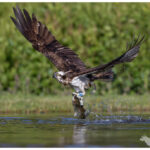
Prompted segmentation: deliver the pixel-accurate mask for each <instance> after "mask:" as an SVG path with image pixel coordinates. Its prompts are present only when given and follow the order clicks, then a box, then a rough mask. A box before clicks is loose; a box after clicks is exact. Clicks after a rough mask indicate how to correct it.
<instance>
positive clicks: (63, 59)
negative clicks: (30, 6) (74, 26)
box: [11, 7, 144, 118]
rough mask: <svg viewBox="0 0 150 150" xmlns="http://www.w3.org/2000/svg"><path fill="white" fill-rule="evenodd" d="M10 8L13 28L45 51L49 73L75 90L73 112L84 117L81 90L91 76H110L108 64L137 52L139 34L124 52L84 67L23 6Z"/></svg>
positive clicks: (92, 78)
mask: <svg viewBox="0 0 150 150" xmlns="http://www.w3.org/2000/svg"><path fill="white" fill-rule="evenodd" d="M13 11H14V14H15V18H13V17H11V19H12V21H13V23H14V24H15V26H16V27H17V29H18V30H19V31H20V32H21V33H22V35H23V36H24V37H25V38H26V39H27V40H28V41H29V42H30V43H31V44H32V46H33V48H34V49H35V50H37V51H39V52H40V53H42V54H43V55H45V56H46V57H47V58H48V59H49V60H50V61H51V62H52V63H53V64H54V65H55V66H56V68H57V69H58V72H56V73H54V75H53V77H54V78H55V79H57V80H58V81H59V82H60V83H62V84H64V85H70V86H71V87H72V88H73V89H74V90H75V92H73V94H72V95H73V99H72V102H73V106H74V111H75V114H74V115H75V116H79V115H80V114H81V112H82V114H83V116H82V117H81V118H85V114H86V112H85V111H84V108H83V96H84V95H85V90H86V89H88V88H90V87H91V86H93V84H94V83H93V82H94V81H95V80H101V79H104V80H112V79H113V71H112V68H113V67H114V66H115V65H117V64H121V63H125V62H131V61H132V60H133V59H134V58H135V57H136V56H137V55H138V52H139V49H140V45H141V43H142V41H143V40H144V36H142V37H140V36H139V37H138V38H137V39H134V40H133V41H132V42H131V43H130V44H128V45H127V48H126V52H125V53H124V54H122V55H121V56H119V57H117V58H116V59H114V60H112V61H110V62H108V63H106V64H104V65H98V66H96V67H94V68H88V67H87V66H86V65H85V64H84V63H83V61H82V60H81V59H80V58H79V57H78V55H77V54H76V53H75V52H74V51H72V50H71V49H70V48H68V47H65V46H63V45H62V44H61V43H60V42H59V41H58V40H57V39H56V38H55V37H54V35H53V34H52V33H51V32H50V31H49V30H48V28H47V27H46V26H45V25H44V24H42V23H41V22H40V21H39V20H38V19H37V18H36V16H35V15H34V14H32V17H31V16H30V15H29V13H28V12H27V10H25V9H23V10H20V8H19V7H16V8H13ZM77 99H78V100H79V101H78V104H77V103H76V100H77ZM77 106H79V107H77Z"/></svg>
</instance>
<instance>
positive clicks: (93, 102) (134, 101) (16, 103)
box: [0, 93, 150, 113]
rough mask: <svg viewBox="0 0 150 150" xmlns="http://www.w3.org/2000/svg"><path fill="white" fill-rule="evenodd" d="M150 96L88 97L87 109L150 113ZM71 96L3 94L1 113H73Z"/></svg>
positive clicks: (109, 111) (0, 106)
mask: <svg viewBox="0 0 150 150" xmlns="http://www.w3.org/2000/svg"><path fill="white" fill-rule="evenodd" d="M149 97H150V95H149V94H145V95H141V96H140V95H131V96H128V95H110V94H109V95H105V96H100V95H99V96H98V95H97V96H93V95H92V96H91V95H89V96H86V97H85V99H86V102H85V107H86V108H88V109H90V110H91V111H93V112H97V113H98V112H99V113H101V112H108V113H111V112H135V113H142V112H150V99H149ZM71 99H72V97H71V96H64V95H58V96H50V95H49V96H36V95H22V94H9V93H3V94H1V95H0V113H41V112H43V113H48V112H73V108H72V101H71Z"/></svg>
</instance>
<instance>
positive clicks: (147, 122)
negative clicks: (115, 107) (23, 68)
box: [0, 114, 150, 147]
mask: <svg viewBox="0 0 150 150" xmlns="http://www.w3.org/2000/svg"><path fill="white" fill-rule="evenodd" d="M142 136H146V137H149V138H150V116H149V115H95V116H94V115H93V117H90V118H88V119H86V120H80V119H75V118H73V117H72V114H47V115H45V114H39V115H1V116H0V147H148V145H147V144H146V142H144V141H141V140H140V139H141V137H142Z"/></svg>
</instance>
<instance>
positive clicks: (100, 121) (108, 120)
mask: <svg viewBox="0 0 150 150" xmlns="http://www.w3.org/2000/svg"><path fill="white" fill-rule="evenodd" d="M14 122H16V123H23V124H66V125H67V124H68V125H69V124H83V125H109V124H150V118H144V117H141V116H102V115H101V116H98V115H97V116H96V117H95V118H92V119H85V120H83V119H77V118H65V117H57V118H52V119H37V118H36V119H30V118H25V117H0V124H1V125H5V124H7V123H14Z"/></svg>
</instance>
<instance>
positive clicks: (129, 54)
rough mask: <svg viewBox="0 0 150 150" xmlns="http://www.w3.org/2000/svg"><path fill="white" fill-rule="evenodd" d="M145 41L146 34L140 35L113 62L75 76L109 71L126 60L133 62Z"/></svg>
mask: <svg viewBox="0 0 150 150" xmlns="http://www.w3.org/2000/svg"><path fill="white" fill-rule="evenodd" d="M143 41H144V36H142V37H141V38H140V36H138V38H137V39H134V40H133V41H132V42H131V43H128V44H127V48H126V52H125V53H124V54H122V55H121V56H120V57H118V58H116V59H114V60H112V61H111V62H109V63H107V64H104V65H100V66H98V67H95V68H90V69H86V70H84V71H82V72H80V73H75V74H74V75H73V76H74V77H75V76H80V75H90V74H98V73H100V72H104V71H107V70H109V69H111V68H112V67H114V66H115V65H117V64H121V63H125V62H131V61H132V60H133V59H134V58H135V57H136V56H137V55H138V52H139V50H140V46H141V44H142V42H143Z"/></svg>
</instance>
